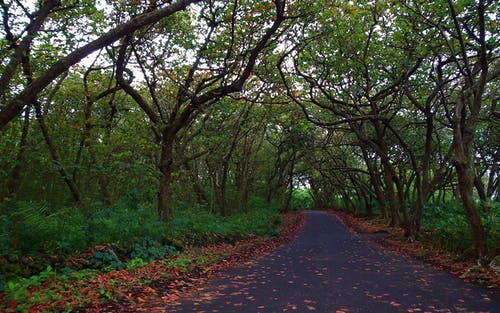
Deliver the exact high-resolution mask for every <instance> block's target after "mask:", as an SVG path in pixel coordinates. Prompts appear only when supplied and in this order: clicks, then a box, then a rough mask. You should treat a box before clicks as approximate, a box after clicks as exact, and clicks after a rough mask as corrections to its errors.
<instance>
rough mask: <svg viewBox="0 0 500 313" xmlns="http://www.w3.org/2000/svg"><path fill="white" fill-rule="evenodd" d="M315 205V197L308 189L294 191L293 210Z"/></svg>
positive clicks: (306, 208)
mask: <svg viewBox="0 0 500 313" xmlns="http://www.w3.org/2000/svg"><path fill="white" fill-rule="evenodd" d="M313 206H314V205H313V199H312V197H311V194H310V192H309V190H308V189H296V190H294V191H293V195H292V201H291V204H290V207H291V209H292V210H309V209H312V208H313Z"/></svg>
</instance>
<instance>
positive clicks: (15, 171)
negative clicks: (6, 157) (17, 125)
mask: <svg viewBox="0 0 500 313" xmlns="http://www.w3.org/2000/svg"><path fill="white" fill-rule="evenodd" d="M30 110H31V106H30V105H28V106H26V109H25V111H24V123H23V129H22V132H21V140H20V142H19V152H18V154H17V159H16V164H15V165H14V168H12V171H11V172H10V175H9V177H8V180H7V194H6V195H5V196H3V197H2V199H0V201H3V200H4V199H5V198H9V199H10V198H13V197H15V195H16V193H17V191H18V190H19V186H20V184H21V173H22V171H23V168H24V167H25V165H26V164H25V163H26V148H27V146H26V144H27V141H28V133H29V127H30Z"/></svg>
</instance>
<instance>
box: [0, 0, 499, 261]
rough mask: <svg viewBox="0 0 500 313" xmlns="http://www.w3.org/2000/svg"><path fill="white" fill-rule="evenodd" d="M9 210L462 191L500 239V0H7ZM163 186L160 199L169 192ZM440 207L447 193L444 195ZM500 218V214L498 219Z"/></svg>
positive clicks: (4, 192) (416, 230) (284, 203)
mask: <svg viewBox="0 0 500 313" xmlns="http://www.w3.org/2000/svg"><path fill="white" fill-rule="evenodd" d="M0 8H1V12H2V26H1V27H0V101H1V102H0V129H1V130H0V131H1V133H0V136H1V140H0V161H1V162H0V199H1V200H0V201H2V202H3V204H2V210H3V211H4V212H0V215H2V216H5V219H6V220H9V219H10V217H11V214H12V212H11V211H9V210H10V209H8V208H9V207H11V206H13V205H14V204H15V203H19V202H23V201H33V202H47V203H50V205H53V206H68V205H73V204H74V205H75V206H76V207H79V208H80V209H81V210H83V211H85V210H91V207H92V206H93V205H96V203H100V204H101V205H113V204H116V203H117V202H118V201H119V200H120V199H123V198H124V197H126V196H130V195H131V194H136V195H140V196H139V197H143V198H144V199H148V201H146V202H148V205H149V206H150V207H153V206H154V207H156V212H157V218H158V219H159V220H161V221H163V222H169V221H172V220H173V219H174V218H175V216H176V212H181V211H182V210H186V209H187V208H190V209H191V208H198V209H199V210H201V211H203V210H207V211H209V212H210V213H211V214H216V215H222V216H229V215H231V214H234V213H237V212H247V211H249V210H252V209H253V207H255V205H256V203H259V201H260V202H262V203H267V204H274V205H276V206H277V207H279V208H280V209H281V210H282V211H288V210H291V209H293V207H294V205H295V204H294V199H295V198H294V194H296V193H297V192H298V191H300V190H307V192H308V194H309V196H310V198H311V199H312V202H313V206H314V207H315V208H324V209H326V208H335V209H338V210H346V211H350V212H354V213H356V214H365V215H368V216H380V217H381V218H382V219H384V220H385V221H386V222H388V223H390V224H392V225H393V226H397V227H401V228H402V229H403V230H404V231H405V234H406V235H407V236H408V238H409V239H410V240H416V239H418V238H419V237H420V236H421V235H422V232H423V223H424V219H425V216H426V212H429V211H432V210H433V209H432V208H434V207H436V206H443V205H449V204H453V205H454V206H456V207H460V210H462V211H461V212H463V216H464V221H466V223H467V227H468V232H469V235H470V239H471V241H470V242H469V243H468V244H469V246H470V247H472V249H474V251H475V253H476V254H477V256H479V258H487V255H489V254H490V252H491V250H495V249H498V244H499V243H500V230H499V229H498V227H496V228H495V227H491V226H490V225H494V224H496V223H498V218H499V216H500V215H499V201H500V168H499V164H500V159H499V156H500V153H499V151H498V148H499V146H498V142H499V139H500V123H499V118H500V111H499V108H498V105H497V103H498V92H497V90H498V88H499V87H500V86H499V80H498V77H499V75H500V59H499V52H500V47H499V44H500V42H499V37H498V33H499V19H500V16H499V15H498V12H499V11H500V3H499V2H498V1H492V0H489V1H487V0H477V1H474V0H461V1H451V0H440V1H432V2H429V1H405V0H401V1H392V0H378V1H348V2H346V1H337V0H321V1H288V0H272V1H269V0H251V1H250V0H232V1H218V0H176V1H168V0H163V1H121V0H107V1H71V0H68V1H52V0H45V1H32V2H30V1H27V2H23V1H15V0H8V1H5V0H2V1H0ZM151 199H155V200H154V204H153V201H152V200H151ZM432 212H434V211H432ZM497 226H498V224H497Z"/></svg>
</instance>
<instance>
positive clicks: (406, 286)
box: [168, 211, 500, 313]
mask: <svg viewBox="0 0 500 313" xmlns="http://www.w3.org/2000/svg"><path fill="white" fill-rule="evenodd" d="M168 312H204V313H217V312H219V313H228V312H238V313H258V312H261V313H264V312H319V313H330V312H332V313H342V312H346V313H353V312H366V313H391V312H422V313H423V312H467V313H473V312H478V313H479V312H491V313H495V312H496V313H498V312H500V299H499V298H498V297H495V295H494V294H493V293H491V292H490V291H488V290H487V289H485V288H482V287H479V286H476V285H472V284H470V283H466V282H464V281H462V280H460V279H459V278H458V277H456V276H454V275H451V274H449V273H447V272H443V271H438V270H435V269H433V268H432V267H430V266H429V265H426V264H424V263H422V262H420V261H417V260H410V259H408V258H405V257H403V256H400V255H397V254H395V253H394V252H391V251H386V250H384V249H383V248H382V247H380V246H378V245H375V244H373V243H370V242H369V241H368V240H367V235H354V234H351V233H350V232H348V231H347V230H346V229H345V227H344V226H343V225H342V224H341V223H340V222H339V221H338V220H337V218H336V217H335V216H333V215H330V214H328V213H324V212H316V211H310V212H306V224H305V226H304V229H303V230H302V231H301V232H300V233H299V235H298V236H297V238H296V239H295V240H293V241H292V242H290V243H288V244H287V245H285V246H283V247H281V248H278V249H277V250H275V251H274V252H273V253H271V254H269V255H267V256H265V257H263V258H260V259H257V260H256V261H255V262H253V263H252V264H245V265H242V266H239V267H236V268H233V269H232V270H229V271H228V272H226V273H224V274H223V275H222V276H221V277H218V278H215V279H213V280H211V281H209V283H208V284H207V285H206V286H204V287H203V288H199V290H198V292H197V293H196V296H194V297H192V298H190V299H184V300H182V301H181V304H180V305H177V306H174V307H170V308H168Z"/></svg>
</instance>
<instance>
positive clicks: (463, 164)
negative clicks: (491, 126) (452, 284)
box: [453, 99, 488, 260]
mask: <svg viewBox="0 0 500 313" xmlns="http://www.w3.org/2000/svg"><path fill="white" fill-rule="evenodd" d="M463 110H465V103H464V99H459V100H458V103H457V111H456V115H457V117H456V118H455V120H454V123H453V149H454V151H455V169H456V172H457V177H458V192H459V194H460V198H461V199H462V203H463V207H464V211H465V215H466V216H467V221H468V223H469V226H470V230H471V235H472V240H473V242H474V248H475V250H476V252H477V254H478V257H479V260H482V259H483V258H485V257H486V256H487V254H488V247H487V245H486V234H485V232H484V228H483V226H482V224H481V218H480V216H479V212H478V210H477V208H476V205H475V203H474V199H473V186H474V176H475V174H474V172H473V170H472V157H473V149H472V142H473V141H472V136H473V133H474V132H473V129H471V128H470V127H467V125H465V124H466V123H465V118H463V116H464V115H465V114H464V112H463Z"/></svg>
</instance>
